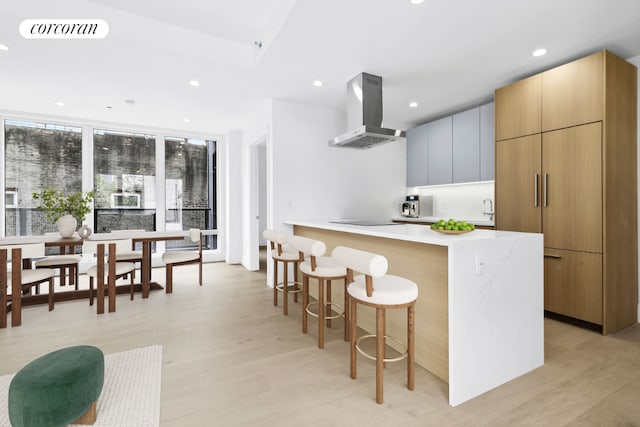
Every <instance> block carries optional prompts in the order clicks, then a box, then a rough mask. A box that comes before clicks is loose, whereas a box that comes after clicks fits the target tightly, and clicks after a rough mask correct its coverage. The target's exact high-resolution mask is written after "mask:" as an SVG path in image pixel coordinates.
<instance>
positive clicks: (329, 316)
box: [325, 280, 333, 328]
mask: <svg viewBox="0 0 640 427" xmlns="http://www.w3.org/2000/svg"><path fill="white" fill-rule="evenodd" d="M325 314H326V316H327V328H330V327H331V314H333V313H331V280H327V305H326V310H325Z"/></svg>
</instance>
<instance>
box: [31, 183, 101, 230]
mask: <svg viewBox="0 0 640 427" xmlns="http://www.w3.org/2000/svg"><path fill="white" fill-rule="evenodd" d="M94 195H95V191H93V190H92V191H87V192H86V193H83V192H81V191H79V192H77V193H73V194H70V195H68V196H65V195H64V194H62V191H60V190H53V189H46V190H42V191H40V192H34V193H33V194H32V197H33V200H36V201H38V203H39V205H38V206H37V209H38V210H41V211H43V212H44V213H45V215H46V216H47V219H48V220H49V221H50V222H52V223H54V224H57V226H58V231H59V232H60V235H61V236H62V237H63V238H69V237H71V236H73V233H74V232H75V231H76V227H77V225H78V222H80V223H82V221H84V218H85V217H86V216H87V214H88V213H89V212H91V207H90V204H91V201H92V200H93V197H94Z"/></svg>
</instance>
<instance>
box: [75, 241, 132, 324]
mask: <svg viewBox="0 0 640 427" xmlns="http://www.w3.org/2000/svg"><path fill="white" fill-rule="evenodd" d="M101 244H102V245H104V246H103V247H104V252H101V250H100V247H99V245H101ZM131 244H132V239H114V240H85V241H84V243H83V244H82V253H83V254H87V255H95V256H96V257H97V262H96V263H95V264H94V265H92V266H91V267H89V269H88V270H87V275H88V276H89V305H93V298H94V292H93V288H94V283H95V287H96V294H97V296H98V314H100V313H101V312H102V311H103V310H104V307H103V304H104V299H101V298H100V295H103V294H104V290H105V289H106V288H107V287H108V284H109V282H111V281H112V282H115V281H116V280H118V279H119V278H121V277H124V276H125V275H127V274H131V272H132V271H133V270H135V268H136V266H135V264H134V263H133V262H127V261H122V262H116V260H115V256H116V253H117V252H118V251H127V250H130V249H131ZM112 249H113V251H112ZM101 254H102V257H100V255H101ZM105 257H106V258H107V262H106V263H105ZM105 265H106V267H105ZM105 276H106V277H107V280H106V281H105ZM133 291H134V285H133V281H131V283H130V285H129V294H130V298H131V299H133ZM113 305H114V307H110V309H109V311H115V303H114V304H113Z"/></svg>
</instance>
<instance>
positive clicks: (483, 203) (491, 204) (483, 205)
mask: <svg viewBox="0 0 640 427" xmlns="http://www.w3.org/2000/svg"><path fill="white" fill-rule="evenodd" d="M487 202H489V212H487V208H486V206H487ZM482 207H483V212H482V214H483V215H488V216H489V220H490V221H493V214H494V212H493V200H491V199H484V200H483V201H482Z"/></svg>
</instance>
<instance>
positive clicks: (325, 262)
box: [289, 236, 349, 348]
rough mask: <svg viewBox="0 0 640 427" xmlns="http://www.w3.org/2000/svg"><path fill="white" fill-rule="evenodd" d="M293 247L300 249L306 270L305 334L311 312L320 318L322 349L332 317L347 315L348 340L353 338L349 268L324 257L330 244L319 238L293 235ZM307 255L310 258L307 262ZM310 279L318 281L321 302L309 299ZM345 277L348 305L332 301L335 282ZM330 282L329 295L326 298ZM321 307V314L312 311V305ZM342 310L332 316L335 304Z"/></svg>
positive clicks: (303, 269)
mask: <svg viewBox="0 0 640 427" xmlns="http://www.w3.org/2000/svg"><path fill="white" fill-rule="evenodd" d="M289 246H291V248H292V249H295V250H297V251H298V255H299V260H300V272H301V273H302V333H304V334H306V333H307V315H308V314H309V315H311V316H313V317H317V318H318V348H324V324H325V322H326V324H327V327H328V328H330V327H331V320H332V319H338V318H340V317H344V319H345V320H344V340H345V341H347V340H348V339H349V338H348V336H349V332H348V328H347V323H348V318H349V309H348V299H347V269H346V268H345V267H344V266H343V265H341V264H338V263H337V262H336V261H335V260H334V259H333V258H331V257H328V256H323V255H324V253H325V252H326V251H327V246H326V245H325V244H324V243H323V242H321V241H319V240H313V239H309V238H307V237H300V236H293V237H291V238H290V239H289ZM305 257H308V258H309V259H308V260H306V261H305ZM309 278H312V279H317V280H318V301H317V302H311V303H310V302H309ZM332 280H344V306H341V305H339V304H336V303H334V302H332V301H331V281H332ZM325 282H326V298H325ZM315 305H317V306H318V313H314V312H312V311H311V309H310V308H311V307H312V306H315ZM334 306H335V307H336V309H338V310H342V311H341V312H338V314H336V315H332V311H333V310H332V307H334Z"/></svg>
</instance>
